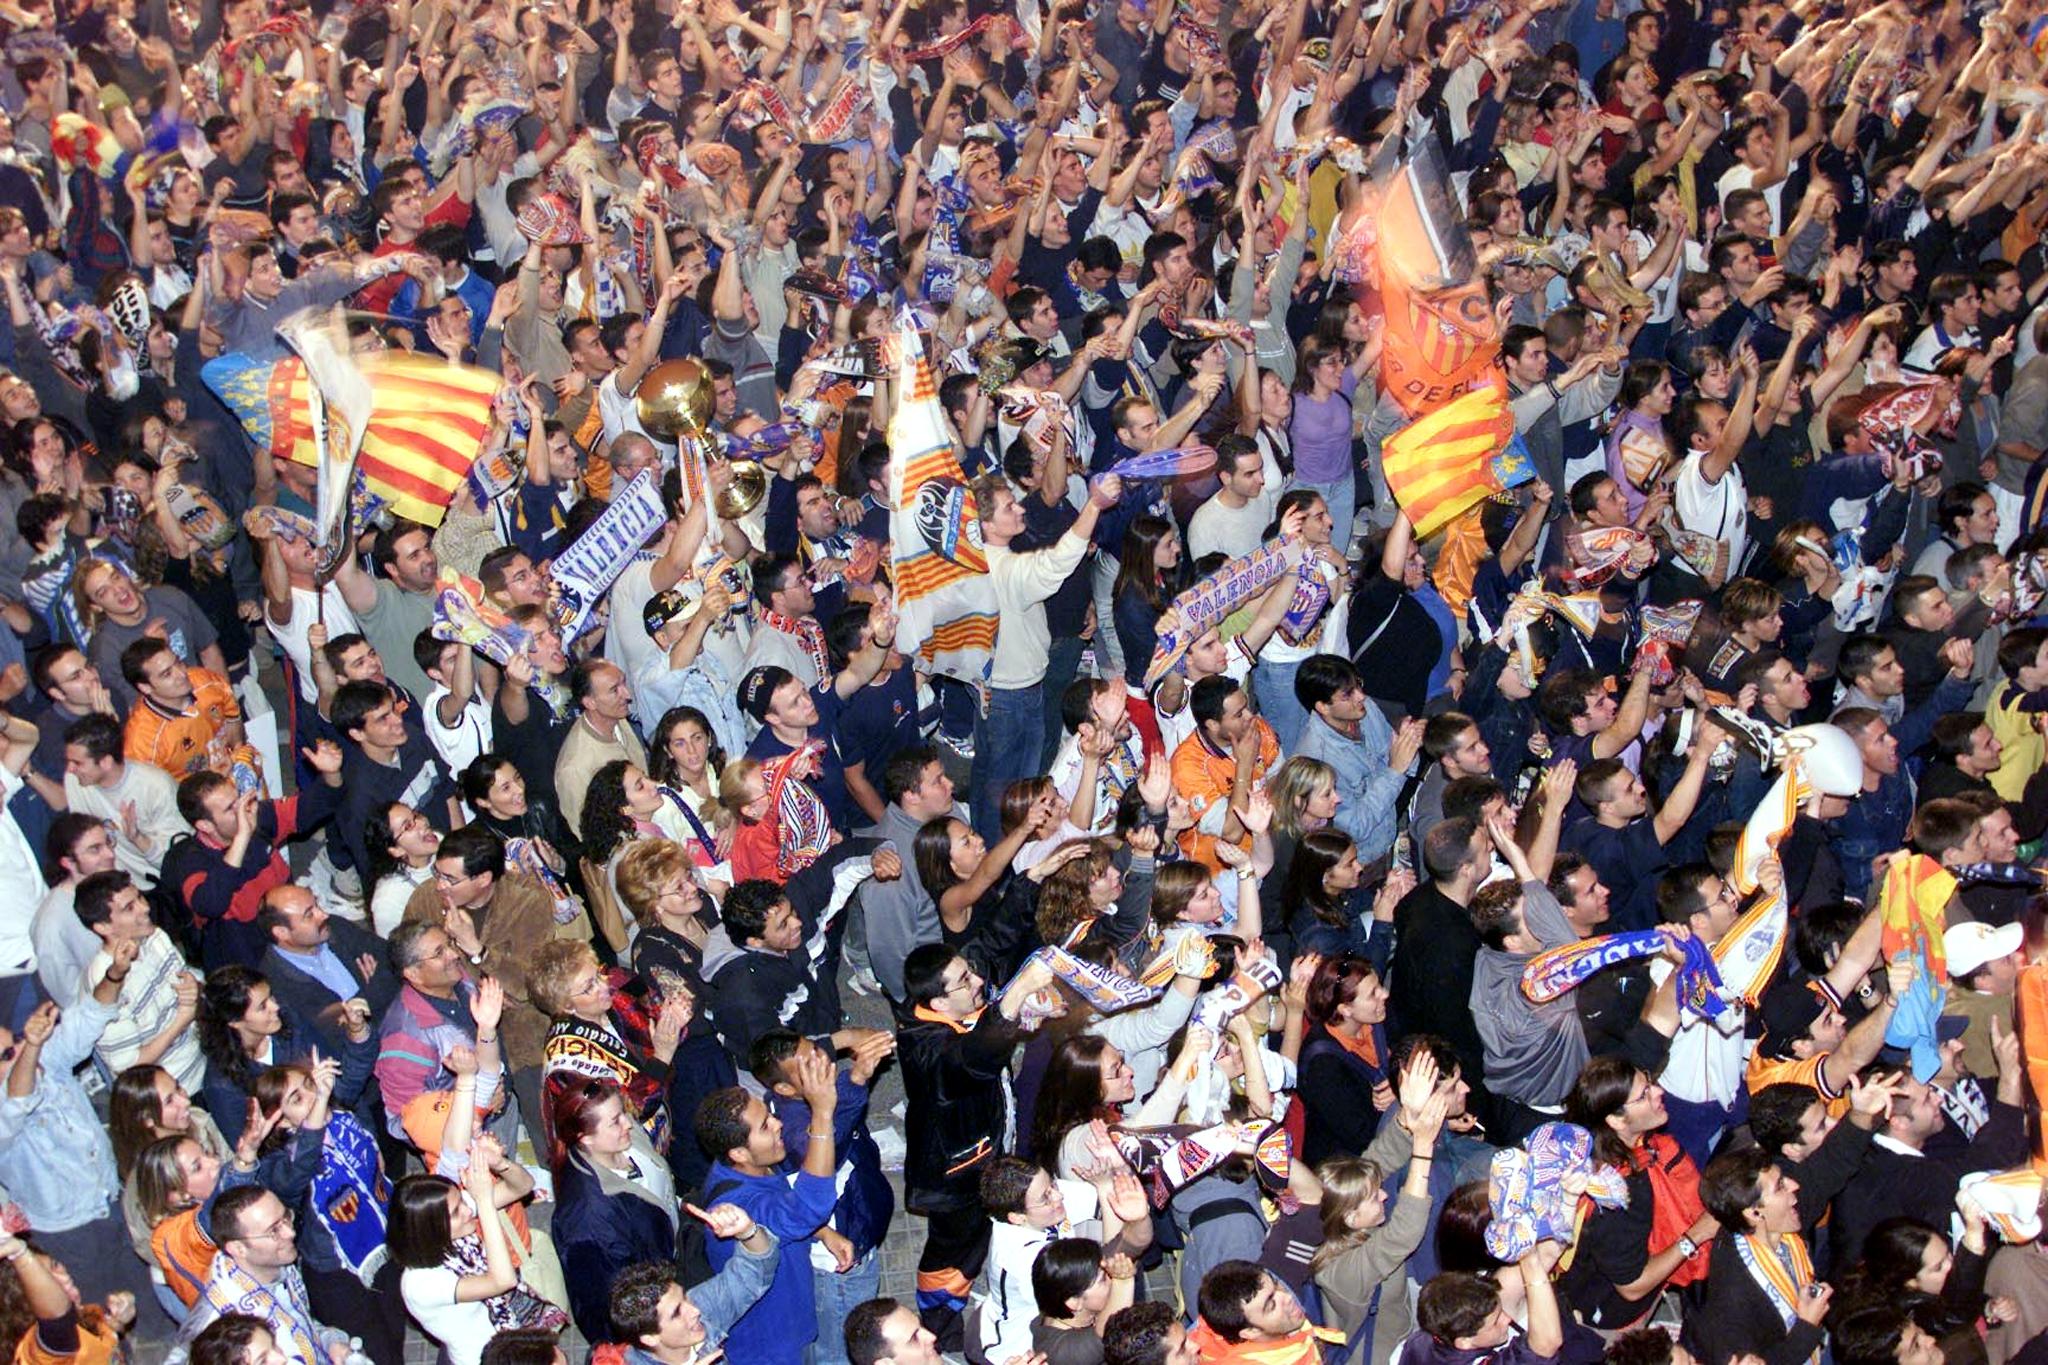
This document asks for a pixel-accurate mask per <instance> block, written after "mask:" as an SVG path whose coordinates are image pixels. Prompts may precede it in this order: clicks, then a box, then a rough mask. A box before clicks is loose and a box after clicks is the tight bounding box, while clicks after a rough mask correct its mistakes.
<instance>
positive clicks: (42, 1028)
mask: <svg viewBox="0 0 2048 1365" xmlns="http://www.w3.org/2000/svg"><path fill="white" fill-rule="evenodd" d="M62 1017H63V1013H62V1011H60V1010H59V1009H58V1008H57V1002H56V1001H54V1000H45V1001H44V1002H43V1003H42V1004H40V1005H38V1006H36V1012H35V1013H34V1014H31V1015H30V1016H29V1017H28V1020H27V1022H25V1023H23V1024H22V1026H21V1040H22V1041H23V1042H24V1043H27V1044H28V1045H29V1046H31V1047H41V1046H42V1045H43V1044H44V1043H47V1042H49V1041H50V1035H51V1034H52V1033H55V1032H56V1031H57V1021H58V1020H59V1019H60V1018H62Z"/></svg>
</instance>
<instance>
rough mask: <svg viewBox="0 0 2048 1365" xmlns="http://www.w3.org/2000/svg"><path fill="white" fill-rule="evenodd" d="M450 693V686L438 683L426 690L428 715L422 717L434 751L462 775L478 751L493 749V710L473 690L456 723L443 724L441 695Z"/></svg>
mask: <svg viewBox="0 0 2048 1365" xmlns="http://www.w3.org/2000/svg"><path fill="white" fill-rule="evenodd" d="M447 695H448V689H447V688H445V687H443V686H441V685H440V684H439V683H436V684H435V685H434V690H433V691H431V692H429V693H427V698H426V703H425V706H426V715H425V716H424V717H423V718H422V719H423V721H424V724H425V726H426V731H427V738H428V739H429V740H431V741H432V742H433V745H434V752H435V753H437V754H439V755H440V756H441V761H442V762H443V763H446V764H447V765H448V771H449V772H451V773H454V774H456V775H457V776H460V775H461V773H462V770H463V769H464V768H467V767H468V766H469V765H470V761H471V760H472V759H474V758H475V757H476V756H477V755H478V754H483V753H489V752H490V748H491V712H490V708H489V707H487V706H485V705H484V700H483V697H482V696H480V695H479V694H477V693H476V692H474V691H472V692H471V693H470V697H469V701H468V703H467V704H466V705H465V706H464V707H463V708H462V713H461V714H460V715H458V716H457V717H456V718H455V724H453V725H443V724H442V723H441V699H442V698H443V697H446V696H447Z"/></svg>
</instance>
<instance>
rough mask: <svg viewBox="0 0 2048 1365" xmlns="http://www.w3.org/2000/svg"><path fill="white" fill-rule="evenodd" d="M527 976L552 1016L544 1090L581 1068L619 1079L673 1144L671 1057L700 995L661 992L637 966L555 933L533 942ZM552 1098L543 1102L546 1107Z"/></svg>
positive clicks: (638, 1111) (659, 1143) (643, 1116)
mask: <svg viewBox="0 0 2048 1365" xmlns="http://www.w3.org/2000/svg"><path fill="white" fill-rule="evenodd" d="M526 984H527V989H528V991H529V992H530V993H531V994H532V997H533V1003H534V1005H535V1007H536V1008H538V1009H540V1010H541V1011H542V1012H544V1013H545V1014H546V1015H547V1016H548V1017H549V1018H550V1019H551V1020H552V1021H553V1022H552V1024H550V1026H549V1028H548V1036H547V1041H546V1043H544V1044H543V1045H542V1048H541V1077H542V1085H543V1087H544V1091H545V1097H552V1096H553V1095H554V1094H555V1093H557V1092H558V1091H560V1090H562V1089H563V1088H565V1087H566V1086H567V1085H568V1084H569V1083H570V1082H571V1081H573V1080H575V1079H576V1078H578V1077H581V1076H596V1077H600V1078H602V1079H604V1080H608V1081H611V1082H613V1083H615V1084H616V1085H617V1086H618V1087H619V1089H620V1090H621V1091H622V1092H623V1093H624V1094H625V1096H626V1100H627V1110H628V1112H629V1113H630V1115H631V1116H632V1118H633V1121H634V1122H635V1123H638V1124H639V1125H640V1126H641V1127H642V1128H644V1129H646V1131H647V1134H648V1138H649V1141H650V1142H652V1143H653V1145H654V1148H655V1150H656V1151H666V1150H667V1148H668V1137H669V1123H670V1114H669V1109H668V1105H667V1098H668V1096H667V1090H668V1079H669V1062H670V1060H671V1059H673V1058H674V1057H675V1055H676V1048H677V1046H678V1045H679V1044H680V1043H681V1042H682V1037H683V1033H684V1031H685V1030H687V1029H688V1028H689V1025H690V1019H691V1016H693V1015H694V1014H695V1013H696V1009H697V1002H696V1000H695V998H694V997H693V996H691V995H690V994H689V993H688V992H687V991H680V990H679V991H676V992H674V993H672V994H671V995H670V996H669V997H668V998H666V999H663V998H661V997H658V996H655V995H654V994H653V993H652V992H650V991H649V989H648V988H647V985H646V983H644V982H643V981H641V979H640V978H639V977H637V976H635V975H633V974H632V973H631V972H628V971H625V970H623V969H621V968H618V967H610V968H608V967H606V966H605V965H604V964H603V963H601V962H599V961H598V960H597V954H596V953H595V952H594V951H593V950H592V949H591V946H590V945H589V944H588V943H571V942H566V941H563V940H555V941H553V942H549V943H543V944H541V945H540V947H539V948H537V949H535V950H534V954H533V961H532V963H531V965H530V966H528V968H527V972H526ZM551 1108H552V1105H551V1104H550V1103H548V1102H546V1100H545V1098H544V1102H543V1104H542V1106H541V1110H542V1112H543V1113H546V1112H548V1111H549V1110H550V1109H551Z"/></svg>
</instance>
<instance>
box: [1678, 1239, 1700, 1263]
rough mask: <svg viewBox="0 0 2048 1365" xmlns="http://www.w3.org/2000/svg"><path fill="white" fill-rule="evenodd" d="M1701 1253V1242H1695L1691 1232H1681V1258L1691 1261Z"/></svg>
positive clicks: (1679, 1250)
mask: <svg viewBox="0 0 2048 1365" xmlns="http://www.w3.org/2000/svg"><path fill="white" fill-rule="evenodd" d="M1699 1254H1700V1244H1699V1243H1698V1242H1695V1241H1694V1240H1693V1239H1692V1237H1691V1236H1690V1235H1689V1234H1687V1233H1683V1232H1681V1233H1679V1234H1678V1255H1679V1257H1680V1259H1682V1260H1687V1261H1690V1260H1691V1259H1692V1258H1693V1257H1695V1256H1697V1255H1699Z"/></svg>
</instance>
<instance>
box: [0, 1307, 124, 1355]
mask: <svg viewBox="0 0 2048 1365" xmlns="http://www.w3.org/2000/svg"><path fill="white" fill-rule="evenodd" d="M88 1315H89V1316H90V1321H88ZM127 1358H128V1357H127V1355H126V1353H124V1352H123V1351H122V1350H121V1337H120V1334H119V1333H117V1332H115V1331H114V1329H113V1327H112V1326H111V1325H110V1324H109V1323H108V1322H107V1320H106V1317H105V1315H104V1314H103V1313H101V1312H100V1310H99V1309H97V1308H93V1309H89V1310H87V1311H86V1312H83V1313H80V1314H79V1317H78V1349H77V1350H75V1351H53V1350H51V1349H50V1348H49V1347H47V1346H45V1345H43V1339H42V1336H41V1334H40V1333H38V1332H37V1330H36V1329H35V1328H33V1327H31V1328H29V1329H28V1331H26V1332H24V1333H22V1336H21V1340H20V1341H19V1342H18V1343H16V1345H15V1347H14V1365H119V1362H121V1361H124V1360H126V1359H127Z"/></svg>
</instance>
